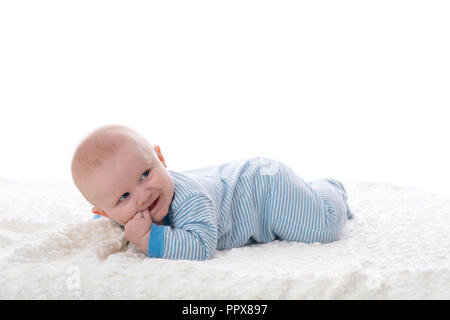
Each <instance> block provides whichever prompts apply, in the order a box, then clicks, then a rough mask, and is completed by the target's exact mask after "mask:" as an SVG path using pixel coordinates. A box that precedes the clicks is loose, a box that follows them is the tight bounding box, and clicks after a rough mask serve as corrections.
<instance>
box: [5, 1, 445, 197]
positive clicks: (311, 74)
mask: <svg viewBox="0 0 450 320" xmlns="http://www.w3.org/2000/svg"><path fill="white" fill-rule="evenodd" d="M449 17H450V4H449V2H448V1H430V0H428V1H395V0H389V1H282V0H277V1H261V0H259V1H245V0H239V1H231V0H227V1H211V0H209V1H167V0H166V1H111V0H109V1H94V0H89V1H81V0H77V1H62V0H58V1H19V0H14V1H1V2H0V108H1V115H0V148H1V149H0V178H7V179H13V180H31V181H71V176H70V161H71V157H72V153H73V151H74V149H75V147H76V145H77V143H78V142H79V141H80V140H81V139H82V138H83V137H84V136H85V135H86V134H88V133H89V132H90V131H91V130H93V129H95V128H97V127H99V126H101V125H105V124H110V123H120V124H124V125H128V126H131V127H133V128H135V129H136V130H138V131H140V132H141V133H142V134H143V135H145V136H146V137H148V139H149V140H150V141H151V142H152V143H155V144H159V145H160V146H161V149H162V152H163V154H164V155H165V157H166V160H167V163H168V166H169V169H172V170H175V171H176V170H188V169H194V168H199V167H203V166H208V165H213V164H219V163H222V162H226V161H230V160H237V159H243V158H246V157H252V156H268V157H273V158H276V159H278V160H281V161H283V162H285V163H286V164H288V165H290V166H291V167H293V168H294V169H295V170H296V171H297V172H298V173H299V175H300V176H302V177H303V178H305V179H307V180H310V179H315V178H321V177H334V178H340V179H342V180H344V181H370V182H389V183H393V184H397V185H409V186H413V187H417V188H419V189H423V190H430V191H436V192H447V189H449V188H448V187H447V185H448V180H449V178H450V170H449V169H448V164H449V163H450V153H449V150H448V147H449V146H448V137H449V136H450V129H449V125H448V123H449V116H448V115H447V109H448V108H449V107H450V59H449V57H450V19H449Z"/></svg>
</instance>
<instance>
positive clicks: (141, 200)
mask: <svg viewBox="0 0 450 320" xmlns="http://www.w3.org/2000/svg"><path fill="white" fill-rule="evenodd" d="M151 195H152V193H151V192H150V191H147V190H143V191H142V192H141V194H140V195H139V198H138V206H142V205H143V204H144V203H146V202H147V201H148V199H150V197H151Z"/></svg>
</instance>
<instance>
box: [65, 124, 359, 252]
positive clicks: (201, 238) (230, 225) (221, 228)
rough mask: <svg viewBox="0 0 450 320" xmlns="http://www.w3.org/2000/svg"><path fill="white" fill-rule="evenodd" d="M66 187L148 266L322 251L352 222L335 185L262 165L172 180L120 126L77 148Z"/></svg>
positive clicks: (154, 152)
mask: <svg viewBox="0 0 450 320" xmlns="http://www.w3.org/2000/svg"><path fill="white" fill-rule="evenodd" d="M72 177H73V181H74V183H75V185H76V186H77V188H78V189H79V190H80V192H81V193H82V195H83V196H84V198H85V199H86V200H87V201H89V203H90V204H91V205H93V208H92V212H93V213H94V214H98V215H102V216H104V217H107V218H109V219H111V220H113V221H115V222H117V223H119V224H120V225H122V226H124V229H125V236H126V238H127V239H128V240H129V241H130V242H131V243H133V244H134V245H136V246H137V247H139V248H140V249H141V250H142V251H143V252H144V253H145V254H146V255H148V256H149V257H156V258H167V259H190V260H205V259H210V258H212V257H213V256H214V253H215V251H216V249H231V248H235V247H239V246H243V245H246V244H251V243H256V242H259V243H264V242H268V241H272V240H274V239H279V240H287V241H301V242H306V243H311V242H322V243H326V242H331V241H334V240H337V239H339V237H340V236H341V234H342V231H343V228H344V225H345V223H346V220H347V219H351V218H352V213H351V211H350V210H349V207H348V205H347V202H346V200H347V194H346V191H345V189H344V187H343V186H342V184H341V183H340V182H339V181H337V180H332V179H322V180H317V181H314V182H311V183H307V182H305V181H303V180H302V179H301V178H300V177H299V176H297V174H296V173H295V172H294V171H293V170H291V169H290V168H289V167H288V166H286V165H285V164H283V163H281V162H279V161H276V160H273V159H268V158H260V157H256V158H251V159H246V160H242V161H233V162H229V163H225V164H221V165H218V166H211V167H207V168H202V169H197V170H191V171H184V172H175V171H171V170H168V169H167V164H166V161H165V160H164V157H163V155H162V153H161V150H160V148H159V146H157V145H155V146H152V144H151V143H150V142H148V141H147V140H146V139H145V138H144V137H142V136H141V135H140V134H138V133H137V132H136V131H134V130H132V129H130V128H127V127H124V126H120V125H111V126H105V127H102V128H99V129H97V130H95V131H94V132H92V133H91V134H90V135H88V136H87V137H86V138H85V139H84V140H83V141H82V142H81V143H80V145H79V146H78V148H77V149H76V151H75V154H74V156H73V160H72Z"/></svg>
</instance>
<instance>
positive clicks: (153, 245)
mask: <svg viewBox="0 0 450 320" xmlns="http://www.w3.org/2000/svg"><path fill="white" fill-rule="evenodd" d="M163 240H164V226H158V225H157V224H155V223H152V229H151V230H150V237H149V239H148V251H147V255H148V256H149V257H152V258H161V257H162V255H163V249H164V243H163Z"/></svg>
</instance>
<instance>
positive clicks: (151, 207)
mask: <svg viewBox="0 0 450 320" xmlns="http://www.w3.org/2000/svg"><path fill="white" fill-rule="evenodd" d="M158 201H159V196H158V198H156V200H155V201H153V203H152V204H151V206H150V207H148V211H150V212H152V210H153V208H154V207H156V205H157V204H158Z"/></svg>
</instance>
